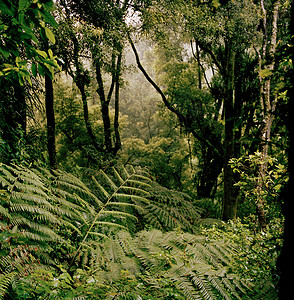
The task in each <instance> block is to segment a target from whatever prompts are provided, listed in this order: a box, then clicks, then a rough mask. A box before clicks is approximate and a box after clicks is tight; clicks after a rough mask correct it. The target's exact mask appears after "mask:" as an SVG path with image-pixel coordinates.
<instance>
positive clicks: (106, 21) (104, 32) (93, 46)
mask: <svg viewBox="0 0 294 300" xmlns="http://www.w3.org/2000/svg"><path fill="white" fill-rule="evenodd" d="M69 2H70V5H71V7H72V9H73V10H74V12H75V13H76V14H78V15H79V16H80V17H81V18H82V19H83V20H84V21H85V22H87V23H88V24H91V26H94V28H96V30H97V31H99V33H100V36H98V37H97V35H92V36H91V35H89V36H88V46H89V49H90V51H91V55H92V58H93V65H94V68H95V72H96V81H97V84H98V88H97V93H98V95H99V99H100V104H101V113H102V120H103V125H104V146H105V150H106V152H108V153H110V154H116V153H117V151H118V150H119V149H120V147H121V142H120V132H119V122H118V117H119V90H120V86H121V74H122V53H123V37H124V30H123V27H124V24H125V23H124V22H125V18H126V15H127V12H128V9H129V5H130V1H128V0H125V1H110V0H104V1H97V2H91V3H90V2H88V1H74V0H73V1H69ZM94 32H95V30H94ZM107 73H108V74H110V77H111V79H110V81H111V82H110V86H109V88H108V91H107V88H106V80H105V79H104V78H103V77H104V75H105V74H107ZM113 94H114V102H115V104H114V109H115V116H114V122H113V127H114V134H113V132H112V126H111V124H112V122H111V118H110V103H111V100H112V97H113ZM113 140H114V144H113Z"/></svg>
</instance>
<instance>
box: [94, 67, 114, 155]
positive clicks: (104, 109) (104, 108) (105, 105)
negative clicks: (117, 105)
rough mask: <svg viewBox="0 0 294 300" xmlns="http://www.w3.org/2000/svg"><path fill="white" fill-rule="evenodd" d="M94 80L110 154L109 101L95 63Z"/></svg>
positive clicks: (107, 149)
mask: <svg viewBox="0 0 294 300" xmlns="http://www.w3.org/2000/svg"><path fill="white" fill-rule="evenodd" d="M95 67H96V79H97V83H98V89H97V92H98V95H99V97H100V103H101V113H102V120H103V127H104V143H105V148H106V151H107V152H109V153H111V152H112V141H111V126H110V124H111V123H110V117H109V100H110V99H109V100H108V99H106V97H105V92H104V85H103V79H102V74H101V67H100V64H99V62H96V65H95Z"/></svg>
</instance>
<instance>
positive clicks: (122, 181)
mask: <svg viewBox="0 0 294 300" xmlns="http://www.w3.org/2000/svg"><path fill="white" fill-rule="evenodd" d="M112 170H113V173H114V175H115V177H116V179H117V180H118V181H119V183H120V184H123V183H124V179H123V178H122V177H121V175H120V174H119V173H118V171H117V170H116V168H114V167H113V168H112ZM127 178H128V176H127Z"/></svg>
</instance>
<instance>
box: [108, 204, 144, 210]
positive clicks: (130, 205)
mask: <svg viewBox="0 0 294 300" xmlns="http://www.w3.org/2000/svg"><path fill="white" fill-rule="evenodd" d="M108 206H124V207H130V208H134V209H136V210H138V211H142V210H143V207H142V206H140V205H136V204H133V203H126V202H111V203H110V204H109V205H108Z"/></svg>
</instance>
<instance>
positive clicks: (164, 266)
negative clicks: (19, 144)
mask: <svg viewBox="0 0 294 300" xmlns="http://www.w3.org/2000/svg"><path fill="white" fill-rule="evenodd" d="M0 183H1V188H2V189H1V191H0V229H1V231H0V247H1V248H0V251H1V252H0V299H59V298H60V297H61V295H60V294H58V292H56V293H57V294H54V293H53V294H52V293H51V292H52V291H51V290H50V288H48V289H47V292H46V289H42V291H41V292H40V291H39V290H38V285H41V284H43V285H44V282H45V283H46V280H47V282H48V287H50V284H51V286H52V282H51V283H50V280H51V281H52V280H53V278H51V279H50V276H49V277H48V278H47V277H46V276H45V279H44V276H43V277H42V278H43V279H44V281H43V283H40V282H39V283H38V282H36V276H37V275H36V274H40V273H42V272H49V273H50V272H51V273H50V274H51V275H52V274H53V272H55V273H54V274H56V273H57V272H58V270H59V272H63V274H68V276H70V278H71V279H70V280H69V281H68V282H67V285H68V293H69V294H68V297H69V295H70V297H71V299H78V297H86V298H87V297H88V299H108V298H109V299H113V298H115V299H140V298H138V297H143V296H144V295H145V296H146V297H147V296H148V299H160V297H163V298H164V299H167V298H166V297H167V296H166V295H167V293H169V295H168V297H169V299H244V295H246V293H247V292H248V288H249V284H248V283H246V282H245V281H244V282H243V281H242V280H241V279H240V278H238V277H237V276H234V275H233V274H229V273H228V270H227V267H226V266H227V264H228V261H229V260H230V257H231V255H232V254H233V253H234V251H236V250H235V248H234V247H233V245H230V244H226V243H225V242H221V241H209V240H207V239H206V237H205V236H203V235H197V234H196V233H197V223H198V221H199V220H200V210H199V209H197V208H195V207H194V206H192V204H191V201H190V199H189V197H188V196H187V195H185V194H183V193H179V192H175V191H170V190H167V189H165V188H163V187H160V186H158V185H157V184H156V183H154V182H153V181H152V180H151V179H150V177H149V175H148V173H146V172H145V171H144V170H142V169H136V170H135V169H134V168H132V167H127V168H121V169H119V170H117V169H113V170H112V172H111V173H109V174H108V175H107V174H105V173H104V172H102V171H101V172H99V174H96V175H95V176H92V177H91V180H89V179H87V184H85V183H84V182H82V181H81V180H80V179H78V178H77V177H75V176H73V175H72V174H69V173H65V172H62V171H54V172H50V171H48V170H45V169H32V168H26V167H22V166H17V165H13V166H8V165H3V164H2V165H1V166H0ZM146 225H147V226H149V227H150V228H153V229H152V230H151V229H150V230H149V231H146V230H144V226H145V228H146ZM138 228H139V229H140V231H139V230H138ZM180 228H181V230H180ZM159 230H161V231H159ZM184 232H185V233H184ZM60 266H62V267H60ZM60 270H62V271H60ZM81 270H84V271H83V272H84V273H83V276H84V277H85V276H86V277H85V278H86V281H85V282H84V285H83V289H81V288H80V289H77V288H76V287H77V280H78V281H81V279H79V278H80V275H79V276H77V274H79V272H81ZM38 272H39V273H38ZM49 273H48V274H49ZM42 274H43V273H42ZM69 274H70V275H69ZM123 274H124V275H123ZM126 274H127V275H126ZM51 277H52V276H51ZM46 278H47V279H46ZM75 278H76V279H75ZM77 278H78V279H77ZM89 278H90V279H91V280H90V281H89ZM123 278H124V284H121V282H122V279H123ZM45 285H46V284H45ZM65 290H66V289H65ZM24 291H26V293H27V294H26V295H27V296H24V295H25V294H24ZM29 291H30V292H29ZM38 291H39V292H38ZM29 293H31V294H29ZM50 295H51V296H50ZM142 299H144V298H142Z"/></svg>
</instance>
